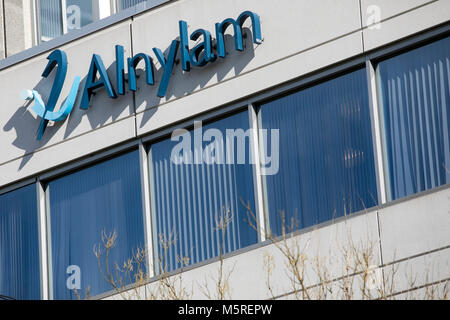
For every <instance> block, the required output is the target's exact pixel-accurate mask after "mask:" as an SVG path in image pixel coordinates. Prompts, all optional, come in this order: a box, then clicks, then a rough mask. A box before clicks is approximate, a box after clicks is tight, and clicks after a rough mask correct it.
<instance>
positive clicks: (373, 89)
mask: <svg viewBox="0 0 450 320" xmlns="http://www.w3.org/2000/svg"><path fill="white" fill-rule="evenodd" d="M366 71H367V83H368V88H369V104H370V110H371V112H370V117H371V122H372V140H373V151H374V158H375V159H374V160H375V173H376V178H377V188H378V204H379V205H381V204H385V203H386V201H387V192H386V180H385V168H384V156H383V154H384V150H383V143H382V136H381V135H382V131H381V130H382V126H381V123H380V121H381V117H380V105H379V101H378V90H377V78H376V72H375V68H374V66H373V64H372V62H371V61H370V60H369V59H367V60H366Z"/></svg>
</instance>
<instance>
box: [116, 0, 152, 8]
mask: <svg viewBox="0 0 450 320" xmlns="http://www.w3.org/2000/svg"><path fill="white" fill-rule="evenodd" d="M147 1H149V0H119V3H120V6H119V8H120V10H125V9H128V8H131V7H133V6H135V5H137V4H139V3H141V2H147Z"/></svg>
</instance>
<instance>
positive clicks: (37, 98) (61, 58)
mask: <svg viewBox="0 0 450 320" xmlns="http://www.w3.org/2000/svg"><path fill="white" fill-rule="evenodd" d="M47 59H48V60H49V62H48V64H47V66H46V67H45V70H44V72H43V73H42V77H44V78H47V77H48V76H49V75H50V73H51V72H52V71H53V69H55V67H56V66H58V68H57V69H56V76H55V81H54V82H53V86H52V89H51V92H50V97H49V99H48V101H47V104H45V103H44V101H43V100H42V97H41V95H40V94H39V92H37V91H36V90H23V91H22V94H21V96H22V98H23V99H24V100H29V101H31V100H34V104H33V106H31V110H33V111H34V113H36V115H37V116H39V117H40V118H41V119H42V120H41V123H40V125H39V128H38V131H37V132H36V139H37V140H41V139H42V136H43V134H44V132H45V129H46V128H47V125H48V122H49V121H54V122H58V121H63V120H65V119H66V118H67V117H68V115H69V114H70V113H71V112H72V109H73V106H74V105H75V100H76V98H77V93H78V88H79V86H80V82H81V77H79V76H76V77H75V79H74V82H73V84H72V88H71V90H70V93H69V95H68V97H67V99H66V101H65V102H64V104H63V105H62V106H61V108H60V109H59V110H58V111H54V110H55V107H56V103H57V102H58V99H59V96H60V95H61V90H62V88H63V85H64V81H65V80H66V75H67V55H66V53H65V52H64V51H61V50H55V51H53V52H52V53H51V54H50V55H49V56H48V57H47Z"/></svg>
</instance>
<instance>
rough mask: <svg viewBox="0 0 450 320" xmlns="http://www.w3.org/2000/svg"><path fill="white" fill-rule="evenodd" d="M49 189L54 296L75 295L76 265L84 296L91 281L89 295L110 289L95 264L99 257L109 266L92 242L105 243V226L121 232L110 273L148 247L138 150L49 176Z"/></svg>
mask: <svg viewBox="0 0 450 320" xmlns="http://www.w3.org/2000/svg"><path fill="white" fill-rule="evenodd" d="M47 192H48V196H49V209H50V223H51V261H52V270H53V297H54V298H55V299H76V294H74V292H73V290H72V289H73V288H74V287H75V288H76V283H77V282H76V281H77V279H76V278H73V277H72V278H70V277H71V276H74V277H76V276H77V275H76V272H77V271H78V270H79V275H80V279H79V281H80V282H79V284H81V286H80V287H81V288H79V289H77V291H78V293H79V294H80V295H81V296H82V297H83V294H84V293H85V292H86V290H87V289H88V287H90V295H91V296H94V295H98V294H100V293H104V292H106V291H110V290H112V289H113V288H112V286H111V285H110V284H108V283H107V282H106V281H105V279H104V278H103V276H102V274H101V272H100V270H99V268H98V265H97V262H99V261H100V262H101V263H102V270H103V272H105V270H106V260H105V255H104V253H103V256H102V257H101V259H99V260H98V259H97V258H96V256H95V255H94V253H93V248H94V245H96V244H101V243H102V232H103V231H104V232H105V233H106V234H111V233H112V232H114V231H116V232H117V241H116V243H115V247H114V248H113V249H112V251H111V253H110V256H109V269H110V271H111V273H114V272H115V271H114V270H115V268H114V264H115V263H117V264H118V265H119V266H121V265H123V263H124V262H125V261H126V260H127V259H129V258H132V257H133V253H135V252H136V250H137V249H138V248H145V241H144V223H143V212H142V194H141V180H140V167H139V153H138V151H134V152H131V153H127V154H125V155H122V156H119V157H117V158H114V159H111V160H108V161H106V162H102V163H100V164H97V165H95V166H92V167H89V168H86V169H84V170H81V171H78V172H75V173H73V174H70V175H67V176H64V177H62V178H59V179H56V180H54V181H51V182H50V183H49V184H48V190H47ZM100 247H102V248H103V251H104V249H105V248H104V246H103V245H101V246H100ZM69 278H70V279H69ZM68 282H69V284H70V285H69V286H68Z"/></svg>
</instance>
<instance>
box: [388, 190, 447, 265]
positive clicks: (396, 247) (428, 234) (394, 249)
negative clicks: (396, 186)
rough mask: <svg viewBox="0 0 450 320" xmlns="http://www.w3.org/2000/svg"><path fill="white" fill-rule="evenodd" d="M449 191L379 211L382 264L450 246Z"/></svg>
mask: <svg viewBox="0 0 450 320" xmlns="http://www.w3.org/2000/svg"><path fill="white" fill-rule="evenodd" d="M449 230H450V188H447V189H445V190H442V191H439V192H436V193H433V194H430V195H428V196H425V197H419V198H417V199H412V200H409V201H406V202H402V203H400V204H398V205H395V206H392V207H388V208H384V209H382V210H381V211H380V233H381V244H382V247H383V252H382V253H383V263H385V264H387V263H390V262H392V261H396V260H400V259H404V258H407V257H411V256H414V255H417V254H421V253H424V252H428V251H432V250H436V249H439V248H444V247H447V246H449V245H450V232H449Z"/></svg>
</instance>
